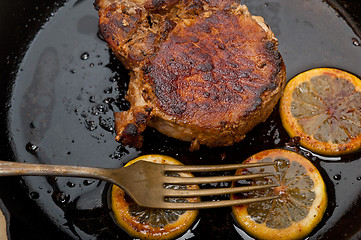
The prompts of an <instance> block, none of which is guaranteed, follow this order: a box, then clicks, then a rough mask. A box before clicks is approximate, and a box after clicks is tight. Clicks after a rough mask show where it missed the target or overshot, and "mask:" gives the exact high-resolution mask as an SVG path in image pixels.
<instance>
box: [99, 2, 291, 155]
mask: <svg viewBox="0 0 361 240" xmlns="http://www.w3.org/2000/svg"><path fill="white" fill-rule="evenodd" d="M95 5H96V7H97V9H98V11H99V16H100V21H99V28H100V31H101V34H102V35H103V36H104V38H105V40H106V41H107V42H108V45H109V47H110V48H111V49H112V50H113V52H114V53H115V54H116V56H117V57H118V58H119V59H120V60H121V62H122V63H123V64H124V66H126V67H127V68H128V69H129V71H130V82H129V89H128V94H127V97H126V99H127V100H128V101H129V102H130V104H131V107H130V109H129V110H128V111H123V112H117V113H115V128H116V133H117V136H116V140H118V141H121V142H122V143H123V144H126V145H132V146H135V147H141V146H142V142H143V138H142V136H141V133H142V132H143V131H144V130H145V128H146V127H147V126H150V127H154V128H156V129H157V130H158V131H159V132H161V133H163V134H165V135H167V136H169V137H174V138H177V139H180V140H183V141H190V142H191V147H190V150H197V149H198V148H199V146H200V145H201V144H203V145H206V146H209V147H216V146H229V145H232V144H234V143H236V142H239V141H241V140H242V139H243V138H244V137H245V134H246V133H247V132H249V131H250V130H251V129H252V128H253V127H254V126H256V125H257V124H258V123H260V122H263V121H265V120H266V119H267V117H268V116H269V115H270V114H271V112H272V110H273V107H274V106H275V105H276V104H277V102H278V100H279V98H280V97H281V95H282V93H283V89H284V86H285V82H286V68H285V65H284V63H283V60H282V57H281V55H280V53H279V51H278V50H277V44H278V43H277V39H276V38H275V37H274V34H273V33H272V31H271V30H270V28H269V27H268V26H267V25H266V24H265V22H264V20H263V18H262V17H258V16H252V15H251V14H250V13H249V11H248V9H247V7H246V6H245V5H241V4H240V3H239V1H229V0H227V1H224V0H223V1H222V0H208V1H206V0H183V1H182V0H178V1H177V0H163V1H160V0H153V1H152V0H136V1H129V0H128V1H126V0H97V1H96V4H95Z"/></svg>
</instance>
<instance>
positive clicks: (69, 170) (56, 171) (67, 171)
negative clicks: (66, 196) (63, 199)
mask: <svg viewBox="0 0 361 240" xmlns="http://www.w3.org/2000/svg"><path fill="white" fill-rule="evenodd" d="M106 171H108V169H105V168H92V167H80V166H64V165H49V164H33V163H19V162H8V161H1V160H0V176H69V177H82V178H96V179H99V180H105V181H109V179H108V178H107V177H104V176H102V175H104V172H106Z"/></svg>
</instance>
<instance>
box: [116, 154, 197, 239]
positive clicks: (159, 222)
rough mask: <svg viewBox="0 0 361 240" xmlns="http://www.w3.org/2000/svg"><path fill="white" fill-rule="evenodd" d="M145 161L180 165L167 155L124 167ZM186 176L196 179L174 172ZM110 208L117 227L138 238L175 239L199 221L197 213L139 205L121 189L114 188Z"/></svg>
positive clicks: (143, 158)
mask: <svg viewBox="0 0 361 240" xmlns="http://www.w3.org/2000/svg"><path fill="white" fill-rule="evenodd" d="M139 160H144V161H150V162H155V163H162V164H175V165H181V164H182V163H181V162H179V161H177V160H176V159H174V158H171V157H168V156H164V155H145V156H141V157H138V158H136V159H134V160H132V161H130V162H129V163H128V164H126V165H125V167H127V166H129V165H131V164H133V163H135V162H136V161H139ZM175 174H179V175H181V176H184V177H193V175H192V174H190V173H175ZM166 187H167V188H174V189H175V188H187V189H197V188H198V186H197V185H189V186H188V185H187V186H180V185H167V186H166ZM198 200H199V199H198V198H171V199H169V201H176V202H177V201H189V202H196V201H198ZM111 206H112V210H113V213H114V216H115V219H116V221H117V223H118V225H119V226H120V227H121V228H122V229H124V230H125V231H126V232H127V233H128V234H129V235H130V236H132V237H135V238H139V239H156V240H159V239H173V238H175V237H177V236H179V235H181V234H182V233H184V232H185V231H187V230H188V229H189V228H190V227H191V226H192V224H193V223H194V221H195V220H196V219H197V214H198V211H197V210H167V209H153V208H144V207H140V206H139V205H137V204H136V203H135V202H134V201H133V200H132V199H130V197H129V196H127V195H126V193H125V192H124V191H123V190H122V189H121V188H119V187H117V186H115V185H113V186H112V191H111Z"/></svg>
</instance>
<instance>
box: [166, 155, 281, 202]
mask: <svg viewBox="0 0 361 240" xmlns="http://www.w3.org/2000/svg"><path fill="white" fill-rule="evenodd" d="M271 165H275V163H273V162H272V163H247V164H227V165H216V166H215V165H193V166H177V165H167V166H165V169H164V171H165V172H214V171H228V170H235V169H240V168H241V169H243V168H253V167H264V166H271ZM273 175H274V174H273V173H257V174H244V175H231V176H229V175H228V176H207V177H175V176H166V177H165V179H164V183H166V184H176V185H191V184H205V183H217V182H232V181H238V180H245V179H256V178H266V177H269V176H273ZM277 186H278V185H277V184H264V185H251V186H247V185H246V186H236V187H227V188H210V189H167V190H166V191H165V192H164V196H165V197H166V198H169V197H181V198H185V197H204V196H215V195H229V194H235V193H240V192H248V191H259V190H266V189H269V188H274V187H277ZM275 198H278V196H267V197H257V198H250V199H234V200H221V201H208V202H188V203H166V202H165V205H164V206H163V207H164V208H167V207H169V208H172V209H182V208H183V209H184V208H187V209H199V208H216V207H225V206H233V205H240V204H248V203H253V202H258V201H266V200H272V199H275Z"/></svg>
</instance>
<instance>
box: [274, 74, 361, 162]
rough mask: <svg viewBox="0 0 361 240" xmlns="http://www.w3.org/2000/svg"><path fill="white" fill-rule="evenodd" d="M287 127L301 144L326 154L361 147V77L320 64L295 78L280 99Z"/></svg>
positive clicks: (337, 153) (343, 152) (338, 153)
mask: <svg viewBox="0 0 361 240" xmlns="http://www.w3.org/2000/svg"><path fill="white" fill-rule="evenodd" d="M280 114H281V120H282V124H283V126H284V128H285V129H286V131H287V132H288V134H289V135H290V136H291V137H296V136H298V137H300V139H301V141H300V144H301V145H302V146H304V147H306V148H308V149H310V150H311V151H314V152H316V153H320V154H324V155H341V154H346V153H350V152H353V151H356V150H358V149H360V147H361V80H360V79H358V78H357V77H355V76H354V75H352V74H349V73H347V72H344V71H341V70H338V69H333V68H318V69H313V70H309V71H307V72H304V73H301V74H299V75H297V76H296V77H294V78H293V79H291V80H290V81H289V82H288V84H287V86H286V88H285V91H284V94H283V96H282V98H281V102H280Z"/></svg>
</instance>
